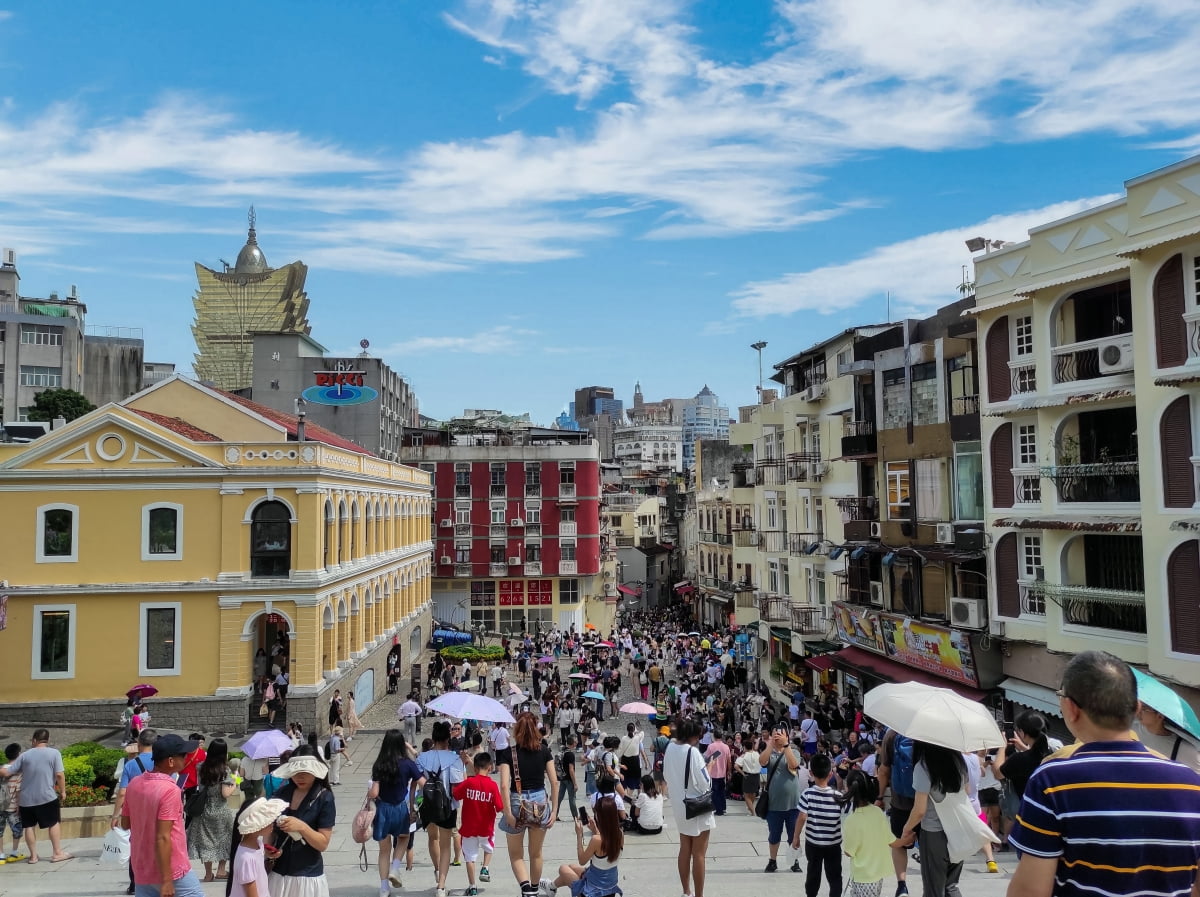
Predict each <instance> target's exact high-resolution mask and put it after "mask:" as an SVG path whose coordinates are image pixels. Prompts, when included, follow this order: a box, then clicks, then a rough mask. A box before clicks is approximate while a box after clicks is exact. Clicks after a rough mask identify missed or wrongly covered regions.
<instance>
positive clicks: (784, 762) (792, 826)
mask: <svg viewBox="0 0 1200 897" xmlns="http://www.w3.org/2000/svg"><path fill="white" fill-rule="evenodd" d="M789 735H790V730H789V728H788V724H787V723H786V722H781V723H778V724H776V726H775V728H774V729H773V730H772V732H771V737H770V740H769V741H768V742H767V746H766V747H765V748H764V749H763V750H762V752H761V753H760V754H759V756H758V762H759V763H761V764H762V766H763V768H764V769H765V770H766V771H767V783H766V786H765V787H766V789H767V851H768V854H769V859H768V860H767V865H766V868H765V869H763V872H774V871H775V870H776V869H778V868H779V866H778V857H779V843H780V841H782V840H783V835H784V832H785V829H786V833H787V840H788V843H789V844H791V843H792V842H794V841H795V835H796V819H797V818H798V817H799V815H800V809H799V805H800V783H799V780H798V779H797V778H796V776H797V773H798V771H799V769H800V765H801V762H800V752H799V751H797V750H796V748H795V746H794V745H793V744H792V742H791V740H790V738H789ZM826 759H828V758H826Z"/></svg>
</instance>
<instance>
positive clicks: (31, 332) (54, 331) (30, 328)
mask: <svg viewBox="0 0 1200 897" xmlns="http://www.w3.org/2000/svg"><path fill="white" fill-rule="evenodd" d="M64 330H65V328H63V327H59V326H57V325H55V324H22V325H21V343H22V345H26V346H61V345H62V344H63V333H64ZM27 336H28V337H32V338H31V339H26V338H25V337H27Z"/></svg>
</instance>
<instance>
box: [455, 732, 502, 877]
mask: <svg viewBox="0 0 1200 897" xmlns="http://www.w3.org/2000/svg"><path fill="white" fill-rule="evenodd" d="M492 768H493V764H492V755H491V754H489V753H488V752H487V751H480V752H479V753H477V754H476V755H475V759H474V760H473V761H472V773H473V774H472V775H471V776H469V777H468V778H466V779H464V780H463V781H461V782H459V783H458V784H457V785H455V786H454V791H453V796H454V799H455V800H457V801H459V803H460V805H461V806H462V821H461V822H460V823H459V828H458V833H459V835H460V836H461V837H462V854H463V859H464V860H465V861H466V864H467V890H466V892H465V893H466V897H475V895H477V894H478V893H479V888H478V887H477V886H476V885H475V864H476V863H477V862H479V855H480V854H481V853H482V854H483V868H482V869H480V870H479V871H480V878H481V879H482V880H483V881H490V880H491V874H490V872H489V871H488V867H487V858H488V857H489V856H490V855H491V853H492V851H493V850H494V849H495V837H496V814H497V813H501V812H503V811H504V799H503V798H502V797H501V796H500V787H499V786H498V785H497V784H496V783H495V781H494V780H493V779H492V777H491V775H490V773H491V771H492Z"/></svg>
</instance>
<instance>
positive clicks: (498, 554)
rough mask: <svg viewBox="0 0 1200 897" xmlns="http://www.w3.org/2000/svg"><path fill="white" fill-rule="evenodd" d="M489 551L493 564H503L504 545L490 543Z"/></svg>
mask: <svg viewBox="0 0 1200 897" xmlns="http://www.w3.org/2000/svg"><path fill="white" fill-rule="evenodd" d="M490 552H491V561H492V563H493V564H503V563H504V561H505V557H504V546H503V545H492V546H491V548H490Z"/></svg>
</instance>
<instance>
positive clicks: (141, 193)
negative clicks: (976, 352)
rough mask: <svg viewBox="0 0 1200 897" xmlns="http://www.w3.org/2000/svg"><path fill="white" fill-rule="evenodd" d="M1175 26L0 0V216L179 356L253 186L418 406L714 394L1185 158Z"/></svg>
mask: <svg viewBox="0 0 1200 897" xmlns="http://www.w3.org/2000/svg"><path fill="white" fill-rule="evenodd" d="M1198 44H1200V6H1192V5H1191V4H1180V3H1177V2H1165V0H1057V2H1054V3H1043V2H1015V0H986V2H974V0H906V2H905V3H902V4H899V3H895V2H892V0H704V2H695V3H688V2H683V0H562V2H549V0H538V2H534V0H462V2H447V3H440V2H435V0H391V2H353V3H349V2H347V3H339V4H331V3H321V2H303V0H291V2H286V3H285V2H262V3H255V4H247V3H226V2H210V3H207V4H204V5H203V7H200V6H194V5H183V4H170V3H160V4H149V3H138V4H129V5H120V6H112V5H111V4H93V3H84V2H18V3H12V2H9V3H5V2H4V0H0V244H2V245H3V246H6V247H13V248H15V249H16V250H17V251H18V259H19V268H20V271H21V274H22V292H23V293H25V294H27V295H45V294H47V293H49V292H50V291H51V290H58V291H60V292H65V290H66V289H67V287H68V286H69V285H70V284H78V286H79V291H80V295H81V297H82V298H83V299H84V301H86V302H87V303H88V307H89V322H90V323H94V324H108V325H118V326H140V327H142V328H144V331H145V339H146V346H147V357H148V358H149V359H152V360H161V361H174V362H176V363H177V364H178V365H179V366H180V368H181V369H183V370H185V371H188V370H190V367H191V360H192V353H193V350H194V346H193V343H192V339H191V333H190V330H189V324H190V322H191V318H192V306H191V295H192V291H193V289H194V276H193V272H192V262H193V261H200V262H203V263H205V264H208V265H210V266H214V267H215V266H217V265H218V259H219V258H227V259H232V258H233V257H235V256H236V254H237V251H238V249H239V248H240V247H241V245H242V243H243V241H244V239H245V211H246V207H247V206H248V205H249V204H251V203H253V204H254V205H255V206H256V208H257V210H258V222H259V228H258V233H259V242H260V245H261V246H262V248H263V250H264V251H265V253H266V255H267V259H268V261H269V262H271V263H272V264H275V265H279V264H284V263H286V262H289V261H292V260H294V259H297V258H299V259H302V260H303V261H304V262H306V263H307V264H308V265H309V267H310V272H309V278H308V293H309V296H310V299H311V310H310V318H311V320H312V322H313V335H314V336H315V337H316V338H317V339H318V340H320V341H321V342H322V343H324V344H325V345H327V346H329V347H330V348H331V349H333V350H335V351H352V350H355V349H356V347H357V344H358V341H359V340H360V339H362V338H364V337H366V338H369V339H370V340H371V344H372V351H373V352H374V353H375V354H379V355H382V356H383V357H385V358H386V359H387V360H388V361H389V362H390V363H391V364H392V365H393V366H394V367H396V368H397V369H398V370H400V371H402V372H404V373H405V374H406V375H407V376H408V377H409V378H410V379H411V381H412V382H413V383H414V385H415V387H416V389H417V390H418V393H419V395H420V397H421V401H422V406H423V410H424V411H425V412H426V413H428V414H431V415H434V416H447V415H450V414H453V413H457V412H458V411H460V410H461V409H462V408H464V407H497V408H503V409H504V410H506V411H513V412H520V411H530V412H532V413H533V415H534V417H535V418H536V419H539V420H541V421H549V420H550V419H552V418H553V417H554V416H555V415H556V414H557V413H558V412H559V411H560V410H561V409H562V408H563V407H564V406H565V403H566V402H567V401H568V400H569V398H570V395H571V393H572V391H573V390H574V388H575V387H577V386H584V385H590V384H604V385H612V386H614V387H616V388H617V390H618V395H621V396H622V397H624V398H625V399H626V400H628V399H629V398H630V396H631V394H632V389H633V383H634V381H635V380H640V381H641V382H642V384H643V388H644V390H645V392H646V396H647V398H648V399H653V398H659V397H663V396H688V395H692V394H694V393H695V392H697V391H698V390H699V389H700V387H701V386H702V385H703V384H704V383H708V384H709V385H710V386H711V387H712V388H713V389H714V390H715V391H716V392H717V393H718V394H719V395H720V396H721V397H722V398H723V399H724V400H725V401H726V402H727V403H728V404H729V405H731V406H736V405H738V404H744V403H748V402H752V401H753V400H754V385H755V381H756V360H755V354H754V352H753V351H752V350H751V349H750V348H749V344H750V343H751V342H753V341H755V340H756V339H766V340H768V341H769V346H768V348H767V349H766V350H765V352H764V360H765V361H777V360H779V359H782V358H784V357H786V356H788V355H790V354H792V353H794V352H796V351H799V350H800V349H803V348H805V347H807V346H808V345H811V344H812V343H813V342H816V341H818V340H820V339H822V338H823V337H825V336H827V335H829V334H831V333H833V332H835V331H836V330H838V329H841V328H843V327H846V326H849V325H852V324H856V323H867V322H874V321H878V320H881V319H882V318H884V316H885V313H886V311H885V310H886V299H885V296H886V295H887V293H888V292H890V293H891V294H892V308H893V312H894V315H900V314H914V315H917V314H923V313H926V312H929V311H931V310H932V309H934V308H936V307H938V306H939V305H941V304H944V303H946V302H950V301H953V300H955V299H956V298H958V293H957V292H956V289H955V288H956V286H957V285H958V284H959V283H960V281H961V279H962V266H963V265H966V264H969V263H970V260H971V259H970V255H969V253H968V252H967V250H966V249H965V247H964V246H963V242H962V241H963V239H964V238H965V237H968V236H973V235H975V234H977V233H978V234H981V235H984V236H987V237H993V238H1008V239H1021V238H1022V237H1023V236H1024V233H1025V230H1026V229H1027V228H1028V227H1029V226H1031V225H1035V224H1039V223H1043V222H1045V221H1048V220H1050V219H1052V218H1055V217H1059V216H1061V215H1065V214H1070V213H1072V212H1074V211H1076V210H1078V209H1080V208H1082V207H1086V206H1087V205H1091V204H1094V203H1097V202H1101V201H1104V200H1105V199H1106V198H1108V197H1110V196H1111V195H1113V194H1116V193H1119V192H1120V190H1121V184H1122V182H1123V181H1124V180H1126V179H1128V178H1131V177H1133V176H1135V175H1138V174H1141V173H1143V172H1146V171H1149V170H1152V169H1154V168H1157V167H1159V166H1161V165H1165V164H1169V163H1171V162H1174V161H1176V160H1178V159H1179V158H1181V157H1184V156H1187V155H1189V154H1192V153H1194V152H1196V151H1197V149H1198V148H1200V104H1198V103H1197V101H1196V99H1195V85H1196V84H1200V54H1198V53H1196V52H1195V47H1196V46H1197V45H1198Z"/></svg>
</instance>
